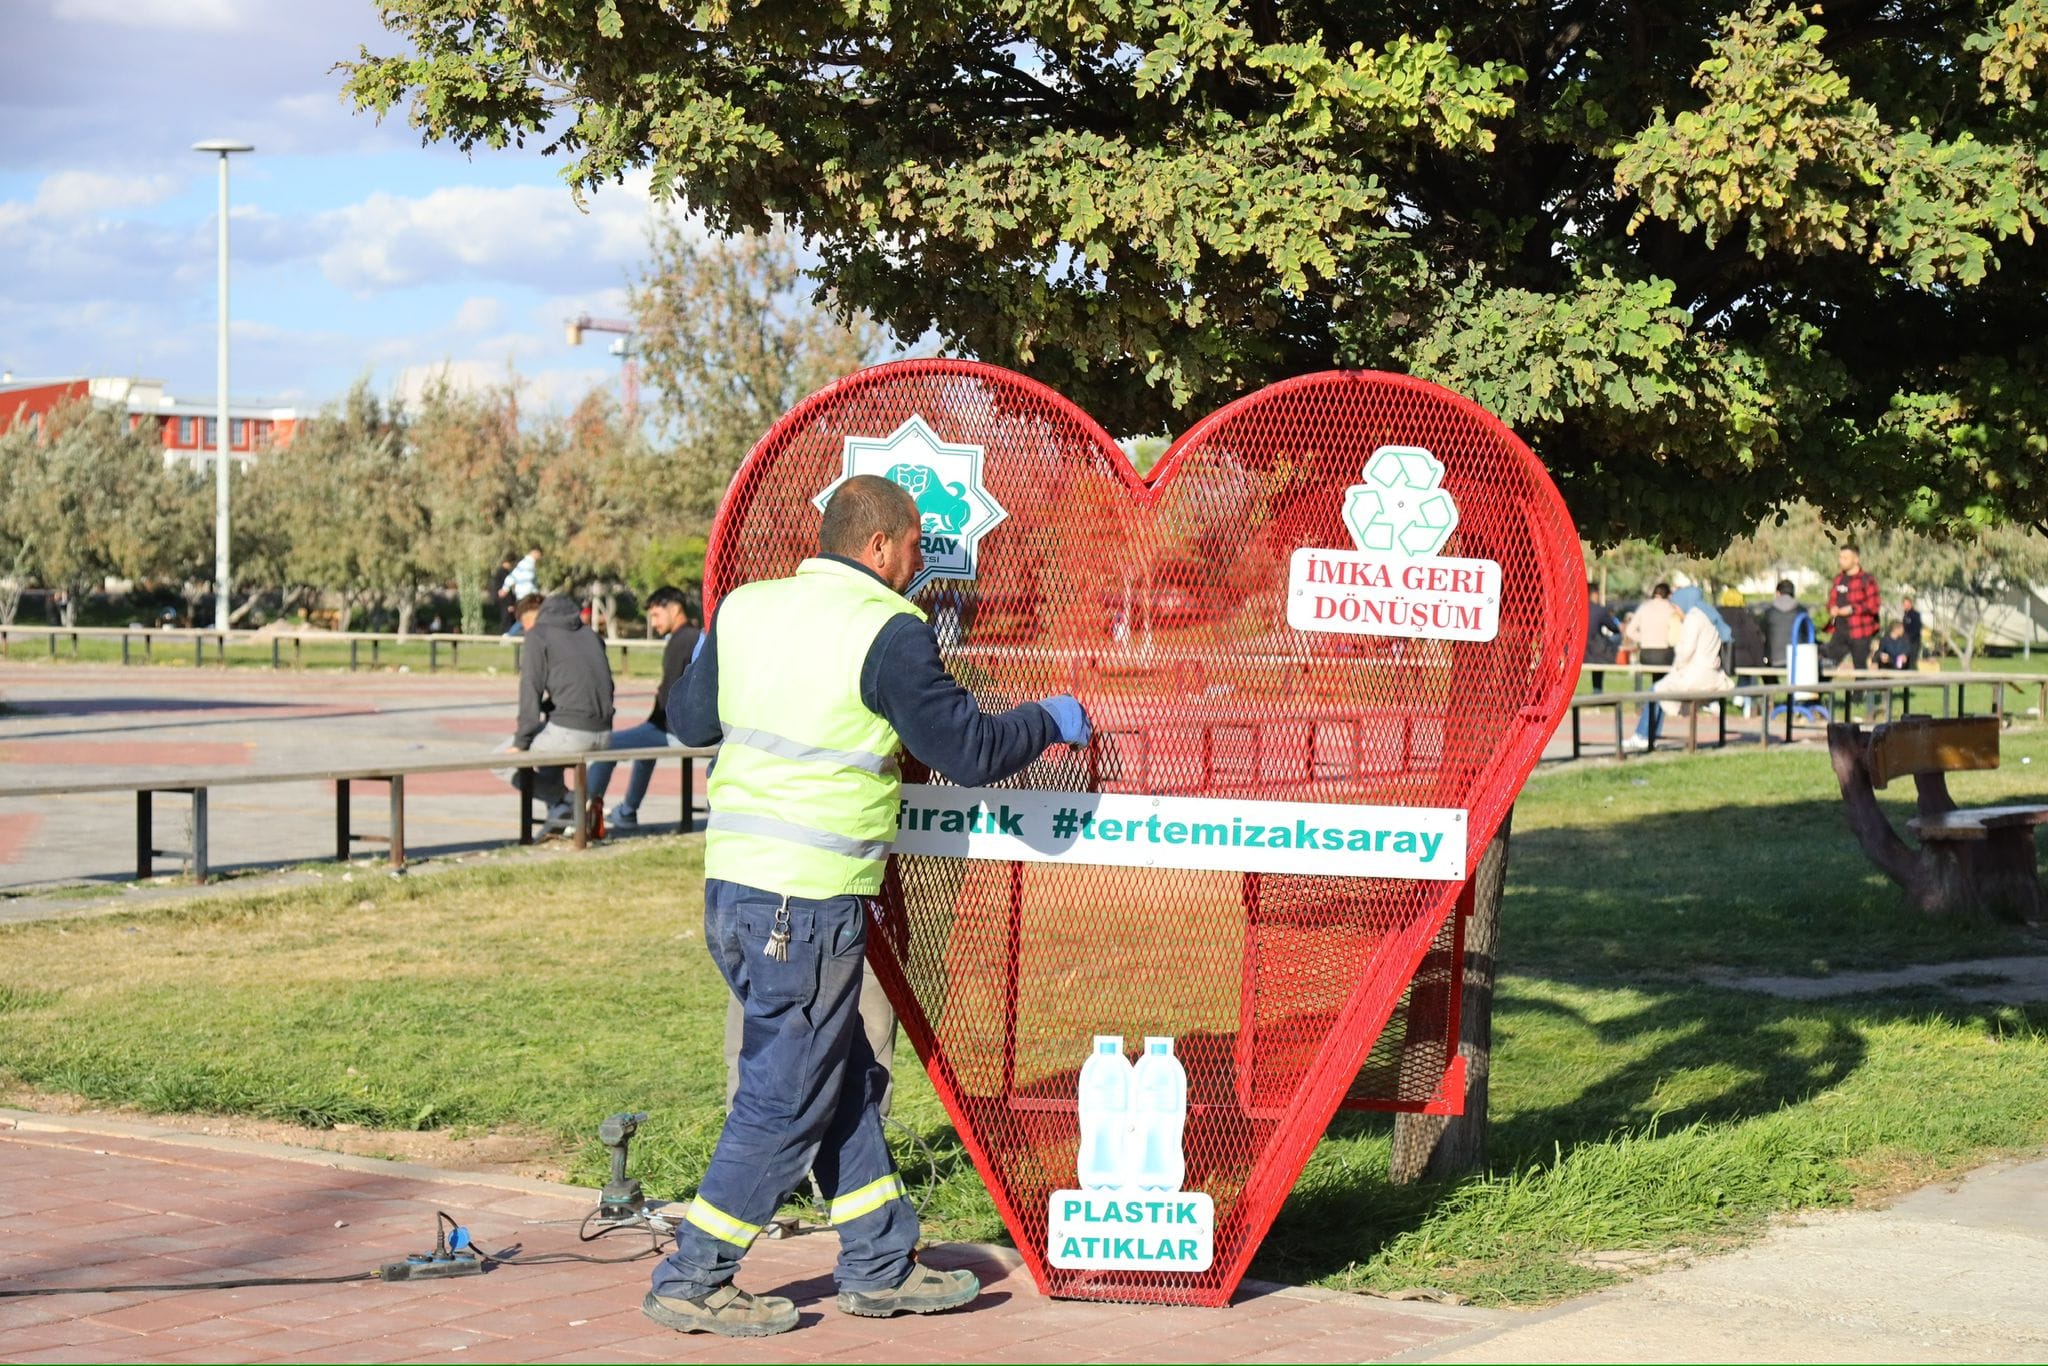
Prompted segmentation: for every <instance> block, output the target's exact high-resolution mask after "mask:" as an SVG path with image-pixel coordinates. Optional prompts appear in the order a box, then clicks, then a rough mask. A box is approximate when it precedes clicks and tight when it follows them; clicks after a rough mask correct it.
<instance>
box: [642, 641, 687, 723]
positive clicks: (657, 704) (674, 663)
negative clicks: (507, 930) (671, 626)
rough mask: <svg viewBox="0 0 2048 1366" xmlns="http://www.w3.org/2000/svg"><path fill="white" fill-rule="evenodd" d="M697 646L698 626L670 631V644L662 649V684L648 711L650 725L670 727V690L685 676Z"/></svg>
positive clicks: (655, 693) (655, 692)
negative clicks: (652, 705) (651, 708)
mask: <svg viewBox="0 0 2048 1366" xmlns="http://www.w3.org/2000/svg"><path fill="white" fill-rule="evenodd" d="M696 648H697V628H696V627H694V626H689V625H684V626H678V627H676V629H675V630H673V631H670V632H669V633H668V644H667V645H664V646H663V647H662V650H661V686H659V687H657V688H656V689H655V690H654V710H653V711H651V712H649V713H647V723H648V724H649V725H651V726H655V727H657V728H659V729H661V730H667V729H668V691H669V689H670V688H673V687H674V686H675V685H676V680H677V679H679V678H681V677H682V676H683V670H684V669H686V668H688V667H689V664H690V655H691V654H692V653H694V652H695V650H696Z"/></svg>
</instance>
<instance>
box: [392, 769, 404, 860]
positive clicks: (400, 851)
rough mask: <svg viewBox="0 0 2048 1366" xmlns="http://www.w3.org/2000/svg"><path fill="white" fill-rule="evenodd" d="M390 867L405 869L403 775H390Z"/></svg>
mask: <svg viewBox="0 0 2048 1366" xmlns="http://www.w3.org/2000/svg"><path fill="white" fill-rule="evenodd" d="M390 787H391V867H392V870H393V871H394V872H401V873H402V872H404V871H405V775H404V774H403V773H394V774H392V775H391V782H390Z"/></svg>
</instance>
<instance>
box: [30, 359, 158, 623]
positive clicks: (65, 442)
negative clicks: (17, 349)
mask: <svg viewBox="0 0 2048 1366" xmlns="http://www.w3.org/2000/svg"><path fill="white" fill-rule="evenodd" d="M193 487H194V485H193V482H192V481H191V480H190V479H189V478H188V477H186V476H185V474H184V473H183V472H178V473H173V472H171V471H167V470H166V469H165V467H164V453H163V447H162V445H161V444H159V443H158V441H157V439H156V435H155V433H154V432H153V431H150V430H147V429H141V430H133V429H130V427H129V426H128V418H127V415H126V414H124V413H122V412H120V411H118V410H115V409H109V408H103V407H100V406H98V405H96V404H93V403H91V402H89V401H87V400H83V399H81V400H78V401H76V402H71V403H65V404H62V405H60V406H58V407H56V408H54V409H52V410H51V411H50V412H49V413H48V414H47V417H46V420H45V421H44V422H42V423H41V424H38V425H31V424H28V423H17V424H15V425H14V426H12V427H10V428H9V429H8V430H7V431H6V432H5V433H0V541H4V545H5V547H6V549H7V550H8V551H9V552H11V553H10V554H9V555H8V558H9V559H10V560H11V561H12V563H11V564H7V565H4V566H0V569H5V570H9V571H12V572H13V574H14V576H15V577H16V580H17V582H18V583H21V582H27V581H30V580H33V581H34V582H37V583H41V584H43V585H45V586H46V587H49V588H52V589H56V590H59V591H61V592H62V593H63V594H64V610H63V621H64V624H65V625H66V626H69V625H72V624H73V623H74V622H75V621H76V620H77V614H78V605H79V603H80V602H82V601H83V600H84V599H85V597H86V595H87V594H88V593H91V592H94V591H96V590H97V589H98V588H99V587H100V585H101V583H102V582H103V581H105V580H106V579H108V578H114V577H121V578H140V577H145V576H151V575H155V574H159V573H162V572H165V571H166V570H167V569H170V568H172V567H173V566H172V565H171V564H170V563H169V561H168V558H167V547H168V546H170V544H171V542H172V539H173V538H172V536H171V534H170V531H171V528H172V526H173V524H174V523H175V521H176V520H177V519H178V517H179V516H180V514H181V507H180V502H179V500H180V498H181V497H186V496H189V491H190V490H191V489H192V488H193ZM176 567H177V568H181V569H182V567H183V566H176ZM18 603H19V593H18V591H17V592H16V593H15V594H14V595H13V601H11V602H9V603H7V604H6V606H7V607H8V608H9V609H10V615H11V609H12V608H13V607H14V606H16V605H18Z"/></svg>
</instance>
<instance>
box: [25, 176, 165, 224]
mask: <svg viewBox="0 0 2048 1366" xmlns="http://www.w3.org/2000/svg"><path fill="white" fill-rule="evenodd" d="M178 186H179V180H178V177H176V176H172V175H107V174H104V173H102V172H99V171H59V172H57V173H56V174H55V175H48V176H44V177H43V180H42V183H41V184H39V185H37V186H36V198H35V210H36V212H37V213H41V214H47V215H48V216H50V217H52V218H80V217H84V216H86V215H88V214H100V213H115V212H119V211H120V210H122V209H146V208H148V207H150V206H151V205H152V204H161V203H163V202H164V201H165V200H166V199H169V198H170V197H171V196H172V195H174V194H176V193H177V192H178Z"/></svg>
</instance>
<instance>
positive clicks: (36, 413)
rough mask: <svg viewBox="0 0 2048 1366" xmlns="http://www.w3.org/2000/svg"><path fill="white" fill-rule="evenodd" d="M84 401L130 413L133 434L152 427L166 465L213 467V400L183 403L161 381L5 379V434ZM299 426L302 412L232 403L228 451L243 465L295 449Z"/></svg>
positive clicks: (0, 426) (1, 419) (1, 426)
mask: <svg viewBox="0 0 2048 1366" xmlns="http://www.w3.org/2000/svg"><path fill="white" fill-rule="evenodd" d="M80 398H90V399H91V400H92V401H93V402H94V403H97V404H100V405H101V406H103V407H108V408H114V409H117V410H118V411H121V412H125V413H127V414H128V426H129V427H130V428H131V429H133V428H137V427H141V426H144V425H148V426H150V427H152V428H153V429H154V430H155V431H156V433H157V436H158V439H159V440H160V441H162V443H163V448H164V459H165V460H184V461H188V462H191V463H194V464H206V465H210V464H212V463H213V455H214V451H215V449H216V444H217V443H216V435H217V433H216V431H215V427H216V425H217V422H218V412H217V409H216V407H215V404H214V402H213V400H212V399H207V400H205V401H203V402H199V403H192V402H182V401H180V400H178V399H175V398H172V397H171V396H170V395H169V394H166V393H165V392H164V382H163V381H162V380H160V379H125V378H99V379H94V378H89V377H86V376H82V375H81V376H68V377H64V378H59V379H16V378H14V376H13V375H11V374H9V375H5V376H0V432H4V431H6V430H7V429H8V428H9V427H12V426H13V425H14V424H15V423H17V422H27V423H30V424H32V425H35V426H40V425H41V424H42V423H43V421H44V420H45V418H46V417H47V415H48V414H49V412H50V410H51V409H52V408H55V407H57V406H58V405H59V404H61V403H67V402H70V401H71V400H73V399H80ZM298 423H299V413H298V409H296V408H274V407H270V406H268V405H262V404H255V403H238V402H235V401H233V400H230V401H229V403H228V451H229V453H230V454H232V455H233V456H235V458H236V459H238V460H242V461H247V460H249V459H251V458H254V457H258V456H261V455H262V453H263V452H264V451H266V450H269V449H271V448H272V447H274V446H283V445H287V444H289V443H290V441H291V439H292V432H293V431H294V430H295V429H296V428H297V427H298Z"/></svg>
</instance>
